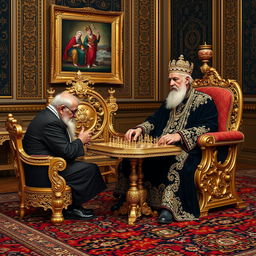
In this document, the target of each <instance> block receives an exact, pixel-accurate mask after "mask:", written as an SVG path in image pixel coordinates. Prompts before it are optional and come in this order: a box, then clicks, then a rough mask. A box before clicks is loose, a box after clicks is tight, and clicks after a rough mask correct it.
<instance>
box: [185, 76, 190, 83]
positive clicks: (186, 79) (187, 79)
mask: <svg viewBox="0 0 256 256" xmlns="http://www.w3.org/2000/svg"><path fill="white" fill-rule="evenodd" d="M185 83H186V85H189V76H186V77H185Z"/></svg>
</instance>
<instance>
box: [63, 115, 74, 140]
mask: <svg viewBox="0 0 256 256" xmlns="http://www.w3.org/2000/svg"><path fill="white" fill-rule="evenodd" d="M62 120H63V122H64V123H65V124H66V125H67V130H68V133H69V135H70V137H71V141H73V140H75V139H76V121H75V119H74V118H66V117H64V118H63V119H62Z"/></svg>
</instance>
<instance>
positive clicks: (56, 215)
mask: <svg viewBox="0 0 256 256" xmlns="http://www.w3.org/2000/svg"><path fill="white" fill-rule="evenodd" d="M63 208H64V202H63V199H59V198H57V199H54V200H53V201H52V216H51V222H52V223H53V224H55V225H58V224H61V223H62V222H63V221H64V217H63V214H62V210H63Z"/></svg>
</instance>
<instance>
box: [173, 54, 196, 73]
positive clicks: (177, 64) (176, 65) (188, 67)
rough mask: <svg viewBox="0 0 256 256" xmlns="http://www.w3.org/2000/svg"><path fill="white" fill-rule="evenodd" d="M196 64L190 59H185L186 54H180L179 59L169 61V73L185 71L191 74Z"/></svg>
mask: <svg viewBox="0 0 256 256" xmlns="http://www.w3.org/2000/svg"><path fill="white" fill-rule="evenodd" d="M193 68H194V64H193V63H192V62H191V63H189V61H186V60H184V56H183V55H180V57H179V59H178V60H177V61H176V60H172V61H170V62H169V73H170V72H175V73H185V74H189V75H191V74H192V72H193Z"/></svg>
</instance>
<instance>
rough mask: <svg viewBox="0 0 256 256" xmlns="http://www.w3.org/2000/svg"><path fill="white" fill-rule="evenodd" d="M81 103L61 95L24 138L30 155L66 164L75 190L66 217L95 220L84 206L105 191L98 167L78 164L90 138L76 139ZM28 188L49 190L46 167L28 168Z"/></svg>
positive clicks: (85, 133) (84, 134)
mask: <svg viewBox="0 0 256 256" xmlns="http://www.w3.org/2000/svg"><path fill="white" fill-rule="evenodd" d="M78 104H79V100H78V99H77V98H76V97H75V96H73V95H72V94H70V93H67V92H62V93H60V94H58V95H57V96H56V97H55V98H54V99H53V100H52V102H51V104H50V105H49V106H47V107H46V109H44V110H43V111H41V112H40V113H39V114H38V115H37V116H36V117H35V118H34V119H33V120H32V122H31V123H30V125H29V126H28V128H27V131H26V133H25V136H24V139H23V147H24V150H25V151H26V153H27V154H29V155H51V156H56V157H62V158H64V159H65V160H66V161H67V168H66V169H65V170H64V171H62V172H60V175H61V176H63V177H64V178H65V180H66V182H67V184H68V185H69V186H70V187H71V188H72V199H73V204H72V205H71V206H70V207H69V208H68V209H67V210H64V217H65V218H74V219H92V218H93V217H94V213H93V211H92V210H91V209H85V208H83V207H82V204H83V203H85V202H87V201H89V200H90V199H92V198H93V197H94V196H96V195H97V194H98V193H100V192H102V191H103V190H104V189H105V188H106V184H105V183H104V181H103V179H102V176H101V174H100V171H99V168H98V166H97V165H96V164H92V163H86V162H84V161H83V162H82V161H75V159H76V158H77V157H79V156H83V155H84V145H85V144H87V143H88V142H89V141H90V139H91V132H90V131H84V128H83V129H82V130H81V131H80V133H79V134H78V136H77V138H76V137H75V116H76V112H77V110H78ZM25 176H26V182H27V185H29V186H34V187H37V186H40V187H49V186H50V181H49V178H48V172H47V169H46V167H44V166H29V165H26V166H25Z"/></svg>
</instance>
